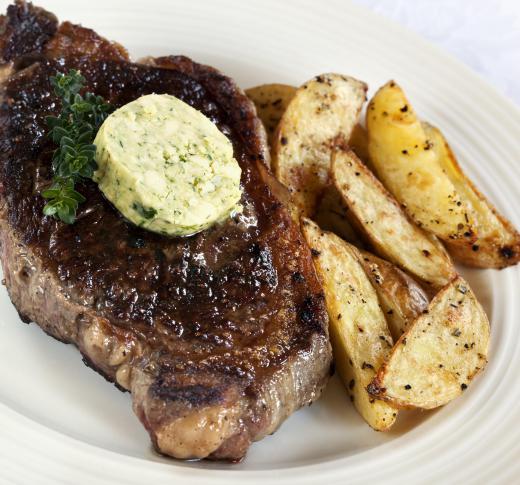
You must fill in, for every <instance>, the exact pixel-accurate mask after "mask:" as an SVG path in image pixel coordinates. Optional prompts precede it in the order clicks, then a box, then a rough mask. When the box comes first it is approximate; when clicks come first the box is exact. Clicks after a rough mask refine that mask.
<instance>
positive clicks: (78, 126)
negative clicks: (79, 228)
mask: <svg viewBox="0 0 520 485" xmlns="http://www.w3.org/2000/svg"><path fill="white" fill-rule="evenodd" d="M50 80H51V84H52V86H53V88H54V93H55V94H56V96H59V97H60V98H61V105H62V109H61V113H60V114H59V116H48V117H47V126H48V127H49V128H50V133H49V135H50V137H51V138H52V141H53V142H54V143H56V144H57V145H58V148H57V149H56V150H55V151H54V153H53V156H52V169H53V172H54V177H53V181H52V185H51V186H50V187H49V188H48V189H47V190H44V191H43V192H42V196H43V197H44V198H45V199H47V200H48V202H47V204H46V205H45V207H44V208H43V213H44V214H45V215H46V216H52V217H55V218H56V219H60V220H61V221H63V222H65V223H67V224H72V223H73V222H74V221H75V220H76V211H77V209H78V206H79V204H81V203H82V202H85V197H83V195H81V194H80V193H79V192H77V191H76V190H74V185H75V184H76V182H79V181H80V180H82V179H90V178H92V175H93V174H94V171H95V170H96V168H97V165H96V162H95V160H94V155H95V153H96V147H95V145H93V144H92V141H93V140H94V138H95V136H96V133H97V130H98V129H99V127H100V126H101V124H102V123H103V121H105V119H106V117H107V116H108V114H109V113H110V110H111V106H110V105H109V104H107V103H106V102H105V100H104V99H103V98H102V97H101V96H96V95H95V94H92V93H85V95H84V96H82V95H81V94H79V93H80V91H81V89H82V88H83V86H84V85H85V78H84V77H83V76H82V75H81V74H80V72H79V71H76V70H75V69H71V70H70V71H69V72H68V73H67V74H62V73H58V74H56V76H53V77H51V78H50Z"/></svg>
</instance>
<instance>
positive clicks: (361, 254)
mask: <svg viewBox="0 0 520 485" xmlns="http://www.w3.org/2000/svg"><path fill="white" fill-rule="evenodd" d="M355 250H356V251H357V255H358V259H359V261H360V263H361V265H362V266H363V268H364V269H365V273H366V274H367V276H368V278H369V279H370V281H371V282H372V286H373V287H374V288H375V290H376V293H377V296H378V297H379V304H380V305H381V308H382V309H383V311H384V313H385V315H386V321H387V322H388V328H389V329H390V333H391V334H392V337H393V338H394V340H397V339H398V338H399V337H400V336H401V335H402V334H403V333H404V332H405V331H406V329H407V328H408V327H409V326H410V324H411V323H412V322H413V321H414V320H415V319H416V318H417V317H418V316H419V315H421V314H422V313H423V312H424V310H426V309H427V308H428V302H429V298H428V296H427V295H426V293H425V292H424V290H423V289H422V288H421V286H420V285H419V284H418V283H417V282H416V281H415V280H414V279H413V278H412V277H411V276H409V275H407V274H406V273H405V272H404V271H401V270H400V269H399V268H398V267H397V266H394V265H393V264H392V263H390V262H388V261H385V260H384V259H381V258H378V257H377V256H374V255H373V254H372V253H369V252H368V251H362V250H357V249H355Z"/></svg>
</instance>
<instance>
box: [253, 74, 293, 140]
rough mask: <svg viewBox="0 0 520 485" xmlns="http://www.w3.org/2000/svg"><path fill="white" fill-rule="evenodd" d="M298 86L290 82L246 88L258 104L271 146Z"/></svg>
mask: <svg viewBox="0 0 520 485" xmlns="http://www.w3.org/2000/svg"><path fill="white" fill-rule="evenodd" d="M295 93H296V88H295V87H294V86H289V85H288V84H262V85H261V86H255V87H254V88H250V89H246V94H247V96H248V98H249V99H250V100H251V101H253V103H254V104H255V106H256V112H257V114H258V117H259V118H260V119H261V120H262V123H263V124H264V126H265V130H266V132H267V141H268V142H269V146H270V147H271V146H273V136H274V133H275V131H276V128H277V126H278V123H279V122H280V118H281V117H282V115H283V114H284V112H285V110H286V108H287V106H288V105H289V102H290V101H291V99H292V98H293V97H294V95H295Z"/></svg>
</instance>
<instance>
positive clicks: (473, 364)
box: [368, 276, 490, 409]
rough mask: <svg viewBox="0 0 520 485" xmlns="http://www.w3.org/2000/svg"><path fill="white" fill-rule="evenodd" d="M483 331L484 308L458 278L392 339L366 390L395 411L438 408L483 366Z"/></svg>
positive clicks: (485, 341) (486, 334)
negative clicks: (381, 364) (399, 336)
mask: <svg viewBox="0 0 520 485" xmlns="http://www.w3.org/2000/svg"><path fill="white" fill-rule="evenodd" d="M489 332H490V329H489V321H488V318H487V316H486V314H485V312H484V310H483V309H482V307H481V305H480V303H479V302H478V301H477V299H476V298H475V295H474V294H473V292H472V291H471V289H470V287H469V286H468V284H467V283H466V282H465V281H464V280H463V279H462V278H461V277H460V276H459V277H458V278H457V279H455V280H454V281H452V282H451V283H450V284H449V285H447V286H446V287H445V288H443V289H442V290H441V291H440V292H439V293H438V294H437V295H436V296H435V298H434V299H433V300H432V301H431V303H430V305H429V307H428V313H426V314H424V315H421V316H420V317H419V318H417V319H416V320H415V321H414V323H413V324H412V325H411V326H410V328H409V329H408V330H407V331H406V332H405V333H404V334H403V335H402V337H401V338H400V339H399V340H398V342H397V343H396V344H395V347H394V349H393V350H392V354H391V356H390V358H389V359H388V360H387V361H386V362H385V364H383V366H382V367H381V368H380V369H379V371H378V372H377V376H376V377H375V379H374V380H373V382H372V383H371V384H370V385H369V386H368V391H369V393H370V394H371V395H372V396H374V397H377V398H378V399H383V400H384V401H387V402H389V403H391V404H393V405H395V406H397V407H412V408H422V409H432V408H435V407H438V406H442V405H444V404H446V403H448V402H449V401H451V400H452V399H454V398H456V397H457V396H459V395H460V394H461V393H462V392H463V391H464V390H465V389H466V388H467V387H468V384H469V383H470V381H471V380H472V379H473V377H475V375H476V374H477V373H478V372H479V371H481V370H482V369H483V368H484V366H485V365H486V362H487V353H488V345H489Z"/></svg>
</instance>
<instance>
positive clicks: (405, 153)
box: [366, 81, 476, 248]
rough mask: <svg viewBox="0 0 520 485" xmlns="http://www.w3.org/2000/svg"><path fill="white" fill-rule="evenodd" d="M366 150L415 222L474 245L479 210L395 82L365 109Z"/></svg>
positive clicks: (457, 242) (456, 241)
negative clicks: (442, 163) (447, 169)
mask: <svg viewBox="0 0 520 485" xmlns="http://www.w3.org/2000/svg"><path fill="white" fill-rule="evenodd" d="M366 122H367V130H368V151H369V154H370V160H371V163H372V165H373V167H374V169H375V172H376V175H377V176H378V177H379V179H380V180H381V181H382V182H383V184H384V185H385V186H386V188H387V189H388V190H389V191H390V192H391V193H392V194H393V195H394V197H395V198H396V199H397V200H398V201H399V202H400V203H401V204H402V205H403V207H404V208H405V210H406V211H407V213H408V214H409V215H410V216H411V217H412V219H413V220H414V221H415V222H416V223H417V225H419V226H421V227H423V228H424V229H426V230H428V231H430V232H431V233H433V234H435V235H436V236H438V237H439V238H440V239H442V240H443V241H450V244H451V245H452V246H455V245H458V246H465V247H466V248H471V246H472V245H473V243H474V242H475V240H476V234H475V226H474V224H475V223H474V221H475V214H474V211H473V210H472V207H471V206H470V205H469V204H468V203H467V201H465V200H464V198H463V197H462V195H461V194H460V193H459V191H458V190H457V187H456V186H455V185H454V184H453V182H452V181H451V180H450V178H449V177H448V176H447V174H446V173H444V171H443V169H442V167H441V166H440V164H439V163H438V162H437V158H436V154H435V152H434V150H432V149H431V148H432V146H431V142H430V140H429V139H428V137H427V135H426V133H425V132H424V129H423V126H422V124H421V122H420V120H419V119H418V118H417V115H416V114H415V111H414V110H413V108H412V106H411V105H410V103H409V102H408V100H407V99H406V96H405V95H404V92H403V91H402V89H401V88H400V87H399V86H398V85H397V84H396V83H395V82H394V81H391V82H389V83H387V84H385V85H384V86H383V87H382V88H381V89H379V91H378V92H377V93H376V94H375V95H374V97H373V98H372V99H371V101H370V103H369V105H368V110H367V117H366Z"/></svg>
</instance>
